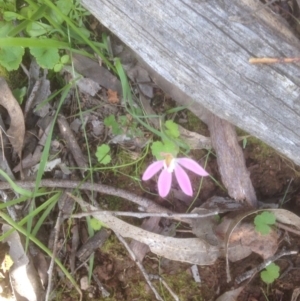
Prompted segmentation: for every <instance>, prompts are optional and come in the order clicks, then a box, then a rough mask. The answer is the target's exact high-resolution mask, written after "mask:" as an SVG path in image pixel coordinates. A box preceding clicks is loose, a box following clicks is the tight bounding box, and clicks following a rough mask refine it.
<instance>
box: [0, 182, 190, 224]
mask: <svg viewBox="0 0 300 301" xmlns="http://www.w3.org/2000/svg"><path fill="white" fill-rule="evenodd" d="M15 184H16V185H18V186H20V187H23V188H34V187H35V182H34V181H15ZM40 186H41V187H48V188H65V189H66V188H69V189H80V190H90V191H96V192H99V193H104V194H109V195H114V196H117V197H121V198H123V199H126V200H128V201H131V202H133V203H135V204H137V205H139V206H141V207H143V208H144V209H146V210H147V212H155V213H157V212H164V213H170V214H172V213H173V212H172V211H171V210H168V209H166V208H164V207H162V206H159V205H157V204H156V203H155V202H153V201H151V200H149V199H147V198H144V197H141V196H138V195H136V194H134V193H131V192H128V191H126V190H123V189H119V188H116V187H111V186H107V185H104V184H98V183H90V182H85V183H82V182H80V181H66V180H52V179H51V180H42V181H41V184H40ZM2 189H11V186H10V185H9V183H7V182H0V190H2ZM176 220H179V221H182V222H186V223H190V220H188V219H184V218H176Z"/></svg>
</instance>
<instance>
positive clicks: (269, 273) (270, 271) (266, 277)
mask: <svg viewBox="0 0 300 301" xmlns="http://www.w3.org/2000/svg"><path fill="white" fill-rule="evenodd" d="M279 271H280V268H279V266H278V265H277V264H275V263H274V262H272V263H271V264H269V265H268V266H267V267H266V269H265V270H264V271H262V272H261V273H260V277H261V279H262V281H263V282H264V283H266V284H271V283H273V282H274V281H275V280H276V279H277V278H278V277H279Z"/></svg>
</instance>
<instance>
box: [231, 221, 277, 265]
mask: <svg viewBox="0 0 300 301" xmlns="http://www.w3.org/2000/svg"><path fill="white" fill-rule="evenodd" d="M235 241H236V242H240V244H241V245H242V246H245V247H249V248H250V249H251V251H252V252H254V253H257V254H259V255H260V256H261V257H262V258H263V259H267V258H269V257H271V256H273V255H274V254H275V253H276V251H277V249H278V235H277V233H276V231H274V230H271V232H270V233H269V234H267V235H261V234H260V233H258V232H257V231H256V230H255V228H254V225H253V224H250V223H243V224H240V225H238V227H237V228H236V229H235V230H234V232H233V233H232V235H231V237H230V243H233V242H235Z"/></svg>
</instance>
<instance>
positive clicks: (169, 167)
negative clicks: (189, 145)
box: [142, 154, 208, 198]
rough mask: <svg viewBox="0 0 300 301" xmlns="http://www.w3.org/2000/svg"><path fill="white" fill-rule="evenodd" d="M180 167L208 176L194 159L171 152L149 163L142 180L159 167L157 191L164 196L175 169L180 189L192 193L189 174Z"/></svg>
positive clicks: (151, 175)
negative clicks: (174, 154) (177, 155)
mask: <svg viewBox="0 0 300 301" xmlns="http://www.w3.org/2000/svg"><path fill="white" fill-rule="evenodd" d="M182 167H185V168H186V169H189V170H191V171H192V172H194V173H195V174H197V175H199V176H203V177H205V176H208V173H207V172H206V171H205V170H204V169H203V168H202V167H201V166H200V165H199V164H198V163H197V162H196V161H194V160H192V159H189V158H174V157H173V156H172V155H171V154H165V160H160V161H156V162H154V163H152V164H150V165H149V166H148V167H147V169H146V170H145V172H144V174H143V178H142V179H143V181H147V180H149V179H150V178H152V177H153V176H154V175H155V174H156V173H158V172H159V171H160V170H161V169H162V171H161V173H160V175H159V177H158V183H157V186H158V193H159V195H160V196H161V197H163V198H164V197H166V196H167V195H168V193H169V192H170V189H171V185H172V173H173V171H175V176H176V179H177V182H178V184H179V186H180V188H181V189H182V191H183V192H184V193H185V194H187V195H189V196H192V195H193V188H192V184H191V181H190V179H189V176H188V175H187V173H186V172H185V171H184V169H183V168H182Z"/></svg>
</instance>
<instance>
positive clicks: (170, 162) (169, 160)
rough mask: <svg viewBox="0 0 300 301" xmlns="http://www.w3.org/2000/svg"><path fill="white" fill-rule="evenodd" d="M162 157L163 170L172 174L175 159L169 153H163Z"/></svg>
mask: <svg viewBox="0 0 300 301" xmlns="http://www.w3.org/2000/svg"><path fill="white" fill-rule="evenodd" d="M162 155H163V156H164V157H165V160H164V169H166V170H167V171H168V172H173V171H174V168H175V158H174V157H173V156H172V154H169V153H163V154H162Z"/></svg>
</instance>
